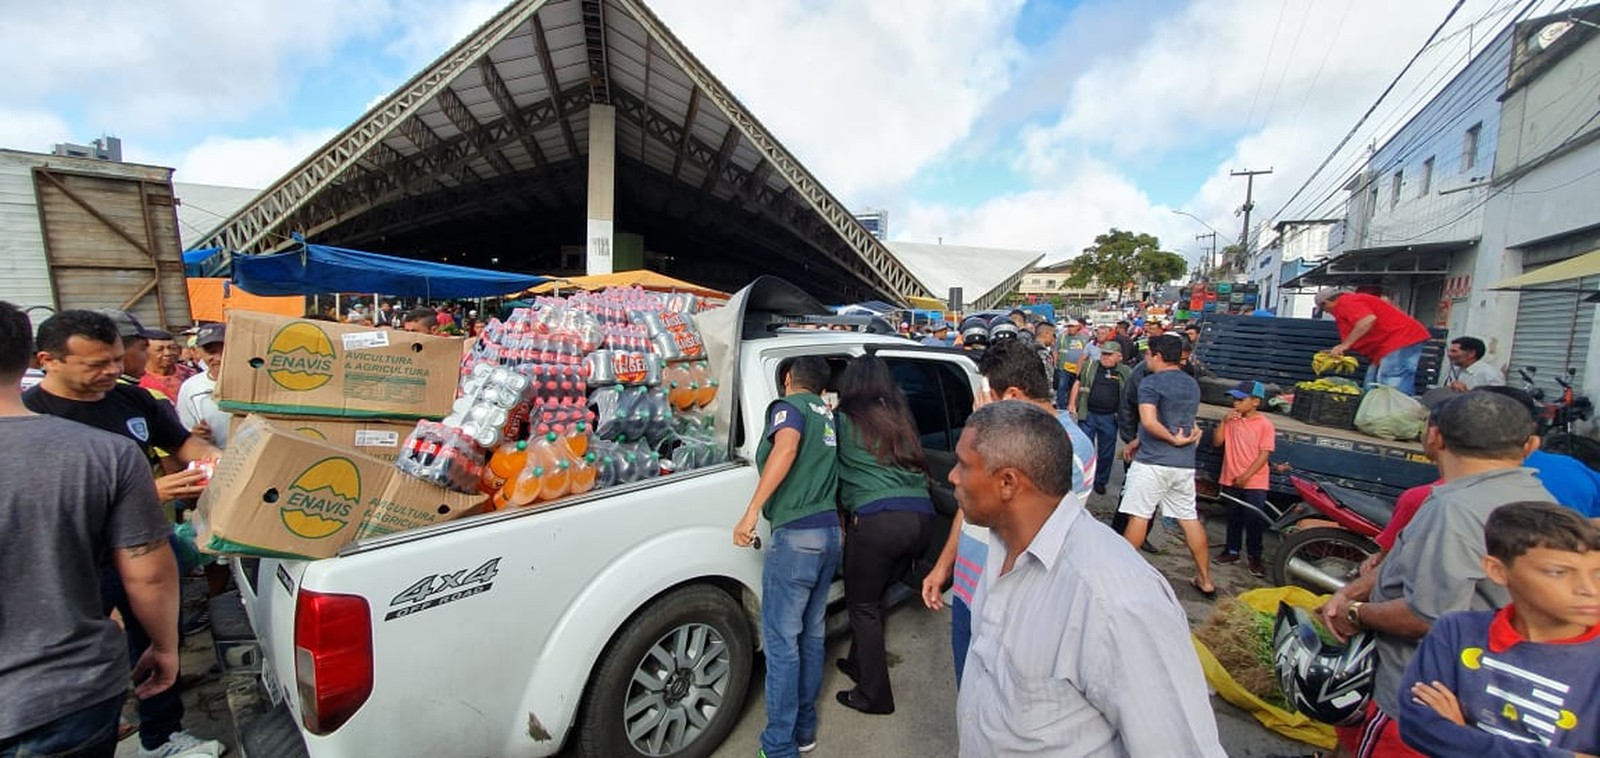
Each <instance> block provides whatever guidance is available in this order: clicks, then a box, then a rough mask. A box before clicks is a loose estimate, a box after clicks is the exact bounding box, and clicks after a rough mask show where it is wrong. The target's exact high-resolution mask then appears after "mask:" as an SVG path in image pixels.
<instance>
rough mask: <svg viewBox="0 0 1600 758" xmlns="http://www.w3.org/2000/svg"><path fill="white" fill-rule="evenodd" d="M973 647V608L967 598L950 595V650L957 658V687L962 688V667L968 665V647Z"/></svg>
mask: <svg viewBox="0 0 1600 758" xmlns="http://www.w3.org/2000/svg"><path fill="white" fill-rule="evenodd" d="M970 647H972V609H971V608H969V607H967V603H966V601H965V600H962V599H961V598H960V597H957V596H954V595H952V596H951V597H950V651H951V652H952V653H954V654H955V658H956V689H958V690H959V689H961V669H962V668H963V667H965V666H966V665H967V649H968V648H970Z"/></svg>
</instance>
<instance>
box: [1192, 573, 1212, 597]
mask: <svg viewBox="0 0 1600 758" xmlns="http://www.w3.org/2000/svg"><path fill="white" fill-rule="evenodd" d="M1189 586H1191V587H1193V588H1194V591H1195V592H1198V593H1200V594H1201V595H1204V596H1205V598H1206V599H1207V600H1216V599H1217V585H1215V584H1213V585H1211V591H1210V592H1207V591H1206V590H1203V589H1200V577H1198V576H1193V577H1189Z"/></svg>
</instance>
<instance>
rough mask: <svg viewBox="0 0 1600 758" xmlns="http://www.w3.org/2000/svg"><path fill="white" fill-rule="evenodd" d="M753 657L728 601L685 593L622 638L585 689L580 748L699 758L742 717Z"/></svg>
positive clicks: (722, 595) (743, 624)
mask: <svg viewBox="0 0 1600 758" xmlns="http://www.w3.org/2000/svg"><path fill="white" fill-rule="evenodd" d="M754 658H755V651H754V648H753V645H752V641H751V637H750V623H749V621H748V620H747V619H746V617H745V613H744V609H743V608H741V607H740V606H739V604H738V603H737V602H736V601H734V599H733V598H731V597H729V596H728V594H727V593H726V592H723V591H722V590H719V589H717V588H715V587H709V586H704V585H700V586H689V587H684V588H681V589H678V590H675V591H673V592H670V593H668V594H666V595H663V596H662V597H660V598H657V599H656V600H655V601H654V602H652V603H651V604H650V605H648V606H646V607H645V609H644V610H643V611H641V612H639V613H638V614H637V615H635V616H634V617H633V619H632V620H630V621H629V622H628V624H627V625H626V626H624V627H623V628H622V631H621V632H620V633H618V634H617V636H616V638H615V639H613V640H612V641H611V644H610V645H609V646H607V648H606V651H605V653H604V654H603V655H602V656H601V658H600V666H599V667H598V668H597V669H595V672H594V674H593V675H592V676H591V677H590V679H589V686H588V688H587V689H586V690H585V691H584V695H583V706H582V708H581V709H580V710H579V716H578V744H579V747H580V750H581V752H582V754H583V755H585V756H594V757H595V758H625V757H631V756H650V757H652V758H665V757H666V756H671V757H672V758H704V756H709V755H711V753H712V752H713V751H715V750H716V749H717V747H718V746H720V745H721V744H722V741H723V740H724V739H726V738H727V736H728V733H729V732H730V731H732V730H733V726H734V724H735V723H736V722H737V721H738V720H739V716H740V714H741V713H742V712H743V711H744V700H745V695H746V694H747V692H748V690H749V687H750V672H751V669H752V667H753V665H754Z"/></svg>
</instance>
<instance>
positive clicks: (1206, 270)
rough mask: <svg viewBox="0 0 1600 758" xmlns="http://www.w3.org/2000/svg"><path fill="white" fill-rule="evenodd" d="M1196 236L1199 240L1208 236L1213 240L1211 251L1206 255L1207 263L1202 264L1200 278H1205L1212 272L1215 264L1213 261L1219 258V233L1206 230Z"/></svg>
mask: <svg viewBox="0 0 1600 758" xmlns="http://www.w3.org/2000/svg"><path fill="white" fill-rule="evenodd" d="M1194 238H1195V240H1197V241H1198V240H1203V239H1207V238H1209V239H1210V240H1211V252H1210V253H1208V254H1207V255H1206V260H1205V263H1203V264H1202V265H1201V266H1200V278H1201V279H1202V280H1204V279H1206V277H1207V276H1209V275H1210V273H1211V267H1212V265H1213V264H1212V261H1215V260H1216V259H1217V233H1216V232H1206V233H1205V234H1196V235H1195V236H1194Z"/></svg>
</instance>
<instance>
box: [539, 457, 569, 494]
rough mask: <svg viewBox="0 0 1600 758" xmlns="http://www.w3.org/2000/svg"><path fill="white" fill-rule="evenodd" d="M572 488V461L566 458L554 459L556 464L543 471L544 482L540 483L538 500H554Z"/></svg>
mask: <svg viewBox="0 0 1600 758" xmlns="http://www.w3.org/2000/svg"><path fill="white" fill-rule="evenodd" d="M571 489H572V463H571V462H570V461H567V460H566V459H562V460H559V461H556V465H554V466H552V467H550V468H549V469H547V470H546V471H545V472H544V482H543V483H542V484H541V485H540V489H539V499H540V500H555V499H556V498H558V497H561V496H563V495H566V494H567V492H569V491H570V490H571Z"/></svg>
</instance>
